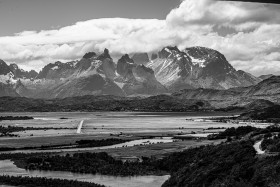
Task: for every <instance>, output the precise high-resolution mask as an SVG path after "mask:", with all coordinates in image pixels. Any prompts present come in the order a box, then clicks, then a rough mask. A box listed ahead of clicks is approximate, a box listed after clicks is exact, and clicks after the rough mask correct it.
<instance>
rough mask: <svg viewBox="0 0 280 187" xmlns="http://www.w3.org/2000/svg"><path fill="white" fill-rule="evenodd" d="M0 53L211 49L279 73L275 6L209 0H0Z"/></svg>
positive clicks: (249, 67) (279, 19)
mask: <svg viewBox="0 0 280 187" xmlns="http://www.w3.org/2000/svg"><path fill="white" fill-rule="evenodd" d="M0 24H1V26H0V28H1V29H0V59H3V60H5V61H6V62H8V63H17V64H18V65H19V66H20V67H22V68H23V69H26V70H30V69H35V70H37V71H38V70H40V69H41V68H42V67H43V66H44V65H46V64H48V63H53V62H55V61H58V60H60V61H62V62H67V61H71V60H75V59H79V58H81V57H82V56H83V55H84V54H85V53H86V52H89V51H95V52H101V51H103V49H104V48H108V49H109V50H110V53H111V54H112V55H114V56H118V55H120V54H124V53H128V54H133V53H136V52H149V53H151V52H155V51H159V50H160V49H161V48H163V47H165V46H170V45H171V46H174V45H176V46H178V47H179V48H180V49H184V48H186V47H192V46H204V47H209V48H213V49H215V50H218V51H220V52H221V53H223V54H224V55H225V56H226V58H227V59H228V61H229V62H230V63H231V64H232V65H233V66H234V67H235V68H236V69H238V70H239V69H241V70H244V71H247V72H249V73H252V74H253V75H256V76H259V75H263V74H270V73H272V74H276V75H279V74H280V5H276V4H266V3H247V2H228V1H216V0H182V1H181V0H141V1H140V0H79V1H75V0H48V1H46V0H0Z"/></svg>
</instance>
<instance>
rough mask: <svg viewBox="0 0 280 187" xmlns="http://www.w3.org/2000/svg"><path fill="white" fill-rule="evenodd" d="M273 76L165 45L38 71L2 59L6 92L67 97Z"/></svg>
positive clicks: (165, 90) (198, 50)
mask: <svg viewBox="0 0 280 187" xmlns="http://www.w3.org/2000/svg"><path fill="white" fill-rule="evenodd" d="M265 78H269V75H267V77H264V76H263V77H255V76H253V75H251V74H249V73H246V72H244V71H241V70H238V71H237V70H235V69H234V68H233V67H232V66H231V65H230V63H229V62H228V61H227V59H226V58H225V56H224V55H222V54H221V53H220V52H218V51H216V50H213V49H209V48H205V47H191V48H186V49H184V50H179V49H178V48H177V47H165V48H163V49H162V50H161V51H159V52H158V53H157V54H156V53H154V54H152V55H151V58H150V57H149V55H148V54H147V53H136V54H134V55H132V57H130V56H129V55H128V54H125V55H123V56H122V57H121V58H120V59H119V60H118V61H117V62H114V61H113V59H112V58H111V56H110V53H109V50H108V49H105V50H104V52H103V53H101V54H97V53H95V52H89V53H86V54H85V55H84V56H83V57H82V58H81V59H80V60H75V61H70V62H66V63H62V62H60V61H57V62H55V63H50V64H48V65H46V66H45V67H43V69H42V70H41V71H40V72H39V73H37V72H36V71H34V70H32V71H24V70H22V69H20V68H19V67H18V66H17V65H16V64H10V65H7V63H5V62H4V61H2V60H1V61H0V96H22V97H29V98H46V99H50V98H65V97H75V96H83V95H114V96H137V95H141V96H151V95H159V94H171V93H174V92H179V91H180V90H184V89H190V90H196V89H198V88H204V89H216V90H227V89H231V88H236V87H248V86H252V85H256V84H257V83H259V82H261V81H262V80H264V79H265Z"/></svg>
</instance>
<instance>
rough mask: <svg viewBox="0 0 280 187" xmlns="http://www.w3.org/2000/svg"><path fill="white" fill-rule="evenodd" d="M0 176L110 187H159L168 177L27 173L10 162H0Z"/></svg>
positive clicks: (59, 172) (55, 172) (53, 172)
mask: <svg viewBox="0 0 280 187" xmlns="http://www.w3.org/2000/svg"><path fill="white" fill-rule="evenodd" d="M0 175H13V176H30V177H47V178H59V179H68V180H78V181H85V182H94V183H97V184H103V185H105V186H111V187H125V186H129V187H145V186H147V187H160V186H161V185H162V184H163V183H164V181H166V180H167V179H168V178H169V176H168V175H165V176H137V177H113V176H106V175H91V174H77V173H71V172H61V171H37V170H36V171H27V170H24V169H21V168H17V167H16V166H15V165H14V164H13V162H12V161H10V160H1V161H0Z"/></svg>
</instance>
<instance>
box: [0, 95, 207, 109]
mask: <svg viewBox="0 0 280 187" xmlns="http://www.w3.org/2000/svg"><path fill="white" fill-rule="evenodd" d="M198 110H212V107H211V105H210V104H209V103H208V102H207V101H200V100H182V99H178V98H176V97H172V96H167V95H158V96H152V97H145V98H142V97H120V96H92V95H88V96H81V97H69V98H64V99H50V100H44V99H31V98H24V97H0V112H72V111H149V112H157V111H160V112H172V111H173V112H183V111H198Z"/></svg>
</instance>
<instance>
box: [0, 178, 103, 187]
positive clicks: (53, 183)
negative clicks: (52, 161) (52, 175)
mask: <svg viewBox="0 0 280 187" xmlns="http://www.w3.org/2000/svg"><path fill="white" fill-rule="evenodd" d="M0 184H2V185H13V186H25V187H38V186H40V187H57V186H61V187H62V186H65V187H105V186H103V185H99V184H95V183H89V182H79V181H73V180H66V179H64V180H63V179H49V178H45V177H44V178H41V177H21V176H0Z"/></svg>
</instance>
